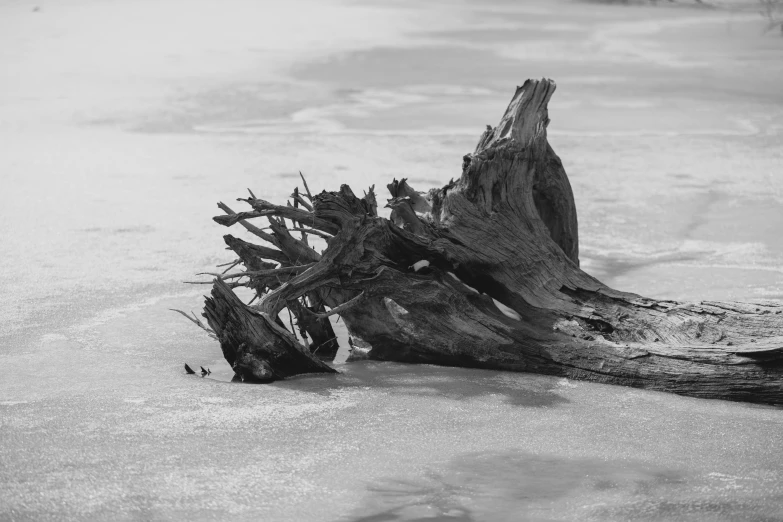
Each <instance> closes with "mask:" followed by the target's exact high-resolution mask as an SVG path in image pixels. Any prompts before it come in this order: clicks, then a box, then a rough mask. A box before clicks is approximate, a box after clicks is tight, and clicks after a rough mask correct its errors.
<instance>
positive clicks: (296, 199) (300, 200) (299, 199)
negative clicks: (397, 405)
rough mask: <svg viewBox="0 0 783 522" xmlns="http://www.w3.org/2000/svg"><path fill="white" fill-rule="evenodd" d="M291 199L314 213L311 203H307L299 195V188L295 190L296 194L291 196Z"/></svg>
mask: <svg viewBox="0 0 783 522" xmlns="http://www.w3.org/2000/svg"><path fill="white" fill-rule="evenodd" d="M291 197H292V198H294V200H295V201H298V202H299V204H300V205H302V206H303V207H304V208H306V209H307V210H309V211H310V212H312V211H313V206H312V205H311V204H310V203H308V202H307V201H305V199H304V198H303V197H302V195H301V194H299V189H298V188H296V189H294V193H293V194H291Z"/></svg>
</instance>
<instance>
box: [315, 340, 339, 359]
mask: <svg viewBox="0 0 783 522" xmlns="http://www.w3.org/2000/svg"><path fill="white" fill-rule="evenodd" d="M335 340H337V336H334V337H331V338H329V339H327V340H325V341H324V342H322V343H321V344H319V345H318V346H316V347H315V348H314V349H313V350H312V354H313V355H315V352H317V351H318V350H320V349H321V347H322V346H323V345H325V344H326V343H328V342H331V341H335Z"/></svg>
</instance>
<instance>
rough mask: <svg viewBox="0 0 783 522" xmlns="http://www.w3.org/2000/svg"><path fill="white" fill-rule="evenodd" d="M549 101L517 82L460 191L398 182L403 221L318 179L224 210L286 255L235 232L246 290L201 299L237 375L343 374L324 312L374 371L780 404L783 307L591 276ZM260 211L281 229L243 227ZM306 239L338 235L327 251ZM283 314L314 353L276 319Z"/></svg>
mask: <svg viewBox="0 0 783 522" xmlns="http://www.w3.org/2000/svg"><path fill="white" fill-rule="evenodd" d="M554 90H555V84H554V82H552V81H551V80H541V81H534V80H528V81H527V82H525V84H524V85H523V86H522V87H520V88H518V89H517V91H516V93H515V94H514V97H513V99H512V100H511V103H510V104H509V106H508V109H507V110H506V113H505V114H504V115H503V118H502V119H501V121H500V123H499V124H498V126H497V127H495V128H492V127H488V128H487V130H486V132H484V134H483V135H482V136H481V138H480V140H479V143H478V146H477V147H476V150H475V152H473V153H472V154H468V155H466V156H465V157H464V163H463V170H462V176H461V177H460V178H459V179H458V180H457V181H453V180H452V181H451V182H450V183H449V184H447V185H446V186H444V187H443V188H439V189H432V190H430V191H429V193H428V194H427V195H426V196H423V195H422V194H420V193H419V192H416V191H415V190H413V189H412V188H411V187H410V186H409V185H408V184H407V182H406V181H405V180H401V181H396V180H395V181H394V182H393V183H391V184H390V185H389V187H388V188H389V191H390V192H391V196H392V199H390V200H389V204H388V205H387V206H388V207H391V209H392V211H391V218H390V219H385V218H382V217H379V216H378V215H377V211H376V203H375V194H374V191H373V189H372V188H371V189H370V191H369V193H368V194H366V195H365V196H364V197H363V198H359V197H357V196H355V195H354V193H353V192H352V191H351V189H350V188H349V187H348V186H347V185H343V186H342V187H341V188H340V190H339V191H338V192H322V193H321V194H318V195H316V196H312V195H310V193H309V189H307V186H306V183H305V189H306V193H303V192H299V191H298V190H296V191H294V194H292V199H293V201H294V204H293V205H291V204H290V203H289V205H286V206H283V205H274V204H271V203H269V202H267V201H264V200H261V199H257V198H255V197H254V196H253V195H252V193H251V197H250V198H248V199H246V200H243V201H246V202H247V203H249V204H250V206H251V207H252V209H253V210H252V211H249V212H242V213H239V214H236V213H234V212H233V211H232V210H231V209H229V208H228V207H226V206H225V205H223V204H222V203H221V204H220V206H221V208H222V209H223V210H224V211H225V212H226V215H223V216H218V217H216V218H214V219H215V221H217V222H218V223H220V224H223V225H226V226H231V225H234V224H236V223H240V224H242V225H243V226H245V228H247V229H248V230H250V231H251V232H253V233H254V234H256V235H257V236H258V237H260V238H261V239H263V240H265V241H267V242H269V243H271V245H272V246H273V247H274V248H270V247H262V246H257V245H252V244H249V243H246V242H244V241H241V240H239V239H236V238H234V237H232V236H225V239H226V244H227V245H228V246H229V248H231V249H232V250H233V251H234V252H235V253H236V254H237V255H238V256H239V259H240V260H241V262H242V263H243V264H244V265H245V267H246V269H247V270H246V271H245V272H241V274H243V277H244V278H245V280H246V281H247V282H246V283H237V282H236V281H237V280H239V281H242V280H243V279H241V278H239V276H238V274H233V275H232V274H229V275H225V276H219V277H218V278H217V279H216V280H215V281H214V288H213V290H212V295H211V297H209V298H207V300H206V308H205V313H204V316H205V317H206V318H207V321H208V322H209V324H210V326H211V327H212V329H213V330H214V332H215V334H216V335H217V337H218V339H219V340H220V343H221V347H222V349H223V353H224V354H225V356H226V360H228V362H229V364H231V365H232V366H233V368H234V370H235V371H236V372H237V374H238V375H240V376H242V377H243V378H245V379H252V380H257V381H270V380H274V379H276V378H283V377H287V376H289V375H294V374H299V373H310V372H330V371H334V370H333V369H332V368H331V367H329V366H328V365H326V364H325V363H323V362H322V361H321V360H319V359H318V357H316V356H314V355H313V354H312V353H311V352H312V351H313V350H316V349H317V348H318V347H319V346H321V345H322V344H323V341H324V340H325V337H328V336H329V335H332V336H333V332H331V327H330V326H329V327H328V328H327V325H328V320H327V319H326V316H327V315H328V314H334V313H339V314H340V315H341V317H342V319H343V320H344V321H345V324H346V327H347V328H348V330H349V332H350V334H351V336H353V337H354V338H355V339H356V340H357V342H361V343H362V344H363V345H365V346H366V345H368V344H369V346H371V349H370V350H369V352H368V353H367V356H368V357H369V358H372V359H377V360H386V361H402V362H411V363H430V364H440V365H451V366H463V367H474V368H492V369H502V370H513V371H525V372H535V373H544V374H551V375H559V376H564V377H569V378H573V379H581V380H587V381H593V382H600V383H609V384H620V385H625V386H635V387H639V388H646V389H652V390H661V391H668V392H674V393H679V394H683V395H690V396H694V397H705V398H720V399H728V400H739V401H752V402H760V403H783V305H782V304H780V303H774V302H767V303H765V304H742V303H725V302H710V301H703V302H700V303H697V304H694V303H690V304H689V303H679V302H674V301H657V300H653V299H646V298H643V297H640V296H638V295H635V294H630V293H626V292H620V291H617V290H613V289H611V288H609V287H607V286H606V285H604V284H602V283H601V282H600V281H598V280H596V279H595V278H593V277H591V276H590V275H588V274H586V273H585V272H583V271H582V270H580V268H579V240H578V227H577V218H576V207H575V205H574V198H573V193H572V191H571V187H570V184H569V182H568V177H567V176H566V173H565V171H564V169H563V165H562V163H561V162H560V159H559V158H558V157H557V155H556V154H555V152H554V151H553V150H552V148H551V147H550V146H549V143H548V142H547V134H546V129H547V125H548V123H549V117H548V112H547V104H548V102H549V99H550V97H551V96H552V94H553V92H554ZM303 181H304V178H303ZM259 217H263V218H266V219H267V220H268V222H269V227H270V228H271V233H268V232H266V231H264V230H261V229H259V228H257V227H255V226H254V225H251V224H250V223H248V222H247V220H248V219H252V218H259ZM286 220H288V221H289V222H290V223H291V225H290V226H289V225H288V224H286ZM296 232H299V233H300V234H301V238H297V237H295V236H294V235H293V233H296ZM308 235H317V236H319V237H323V238H326V241H327V244H328V247H327V248H326V250H325V251H324V252H323V253H322V254H319V253H318V252H316V251H315V250H314V249H313V248H312V247H311V246H310V244H309V243H308V240H307V237H308ZM270 261H271V262H274V263H275V264H272V263H270ZM276 264H278V265H279V266H276ZM229 283H230V284H232V285H239V284H243V285H245V286H249V287H250V288H252V289H253V290H255V292H256V294H257V296H259V297H260V299H259V300H258V303H257V304H255V305H252V306H248V305H246V304H243V303H242V302H241V301H240V300H239V299H238V298H237V297H236V295H235V294H234V293H233V292H232V291H231V289H230V288H229ZM286 308H287V309H288V310H289V311H290V312H291V314H292V316H291V317H292V319H291V321H290V323H291V324H290V328H291V330H294V324H293V318H294V317H295V318H296V323H297V324H298V327H299V329H300V334H305V335H306V334H308V333H309V337H310V338H312V339H313V341H312V342H311V343H309V348H310V349H309V350H308V349H307V348H306V347H305V344H303V343H302V342H300V341H299V340H298V339H297V338H296V337H295V335H294V332H293V331H289V330H288V329H286V325H285V321H281V320H280V313H281V312H282V311H283V310H284V309H286ZM327 308H328V309H329V311H327ZM319 325H320V326H319ZM319 328H320V329H321V330H329V332H326V333H324V332H320V331H319ZM304 339H305V337H303V340H304ZM334 347H336V344H335V345H334ZM330 353H333V352H330ZM316 354H318V352H317V351H316Z"/></svg>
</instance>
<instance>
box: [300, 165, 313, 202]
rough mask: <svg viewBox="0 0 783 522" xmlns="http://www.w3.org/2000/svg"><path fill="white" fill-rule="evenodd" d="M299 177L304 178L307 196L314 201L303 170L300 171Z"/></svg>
mask: <svg viewBox="0 0 783 522" xmlns="http://www.w3.org/2000/svg"><path fill="white" fill-rule="evenodd" d="M299 177H300V178H302V183H304V187H305V190H306V191H307V197H308V198H309V199H310V201H312V200H313V195H312V194H311V193H310V187H308V186H307V181H306V180H305V178H304V175H303V174H302V171H301V170H300V171H299Z"/></svg>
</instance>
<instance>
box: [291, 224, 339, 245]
mask: <svg viewBox="0 0 783 522" xmlns="http://www.w3.org/2000/svg"><path fill="white" fill-rule="evenodd" d="M288 230H290V231H291V232H302V239H304V238H305V237H307V236H305V235H304V234H313V235H315V236H318V237H322V238H324V239H332V238H333V237H334V236H332V235H330V234H327V233H326V232H321V231H320V230H315V229H314V228H289V229H288ZM305 244H307V241H306V240H305ZM308 246H309V245H308Z"/></svg>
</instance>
